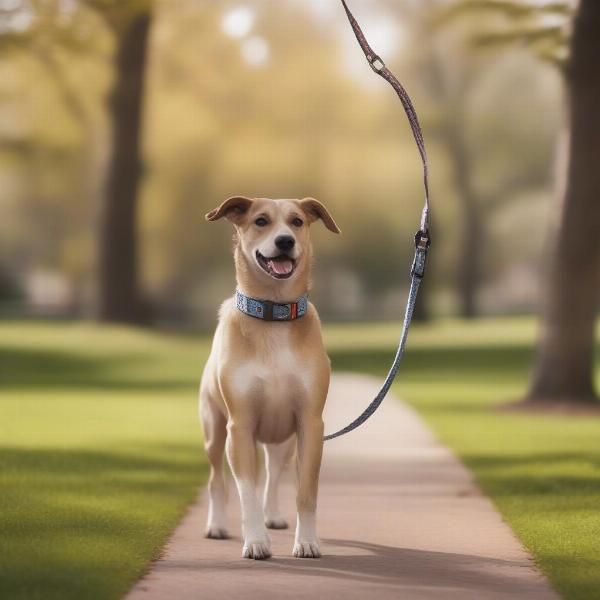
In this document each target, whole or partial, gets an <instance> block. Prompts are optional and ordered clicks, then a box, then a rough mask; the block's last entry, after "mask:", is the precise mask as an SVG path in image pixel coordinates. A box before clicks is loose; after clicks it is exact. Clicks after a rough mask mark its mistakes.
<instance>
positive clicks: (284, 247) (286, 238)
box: [275, 235, 296, 252]
mask: <svg viewBox="0 0 600 600" xmlns="http://www.w3.org/2000/svg"><path fill="white" fill-rule="evenodd" d="M295 244H296V240H295V239H294V238H293V237H292V236H291V235H278V236H277V237H276V238H275V246H277V248H278V249H279V250H281V251H282V252H289V251H290V250H291V249H292V248H293V247H294V246H295Z"/></svg>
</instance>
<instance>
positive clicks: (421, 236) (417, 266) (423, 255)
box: [410, 229, 431, 279]
mask: <svg viewBox="0 0 600 600" xmlns="http://www.w3.org/2000/svg"><path fill="white" fill-rule="evenodd" d="M430 244H431V239H430V238H429V234H428V233H427V232H425V231H422V230H421V229H419V231H417V233H416V234H415V248H416V250H415V258H414V260H413V264H412V267H411V269H410V276H411V277H417V278H418V279H423V276H424V275H425V261H426V259H427V250H429V245H430Z"/></svg>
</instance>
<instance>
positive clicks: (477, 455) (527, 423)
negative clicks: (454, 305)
mask: <svg viewBox="0 0 600 600" xmlns="http://www.w3.org/2000/svg"><path fill="white" fill-rule="evenodd" d="M397 335H398V326H397V325H392V324H382V325H379V326H376V327H368V326H360V327H355V328H353V329H349V328H344V327H333V328H331V329H330V330H329V336H328V337H329V340H330V354H331V356H332V360H333V364H334V368H337V369H343V370H359V371H366V372H369V373H372V374H375V375H378V376H380V377H381V376H383V375H384V373H385V366H387V365H388V364H389V362H390V360H391V356H392V354H391V353H392V352H393V348H394V346H395V343H396V337H397ZM534 335H535V331H534V324H533V321H532V320H531V319H501V320H500V319H497V320H482V321H479V322H474V323H469V324H465V323H460V322H451V321H449V322H444V323H436V324H432V325H430V326H427V325H426V326H420V327H417V328H415V330H414V332H411V339H410V342H409V349H408V352H407V354H406V356H405V359H404V360H405V362H404V363H403V365H402V367H401V371H400V374H399V380H398V382H397V383H396V384H395V391H396V393H397V394H398V395H400V396H401V397H402V398H404V399H406V400H407V401H408V402H410V403H411V404H412V405H413V406H414V407H415V408H416V409H417V410H418V411H419V412H420V413H421V415H422V416H423V417H424V418H425V419H426V421H427V422H428V423H429V424H430V425H431V426H432V428H433V429H434V431H435V432H436V434H437V435H438V437H439V438H440V439H441V440H442V441H443V442H444V443H446V444H447V445H449V446H450V447H451V448H452V449H453V450H454V451H455V453H456V454H457V455H458V456H459V457H460V458H461V459H462V460H463V461H464V462H465V463H466V464H467V466H468V467H469V468H470V469H471V470H472V471H473V473H474V474H475V477H476V479H477V481H478V483H479V485H480V487H481V488H482V489H483V490H484V492H485V493H486V494H488V495H489V496H490V497H491V498H492V500H493V502H494V503H495V504H496V506H497V507H498V508H499V510H500V512H501V513H502V515H503V516H504V518H505V519H506V520H507V521H508V523H509V524H510V525H511V527H512V528H513V530H514V531H515V533H516V534H517V535H518V536H519V538H520V539H521V540H522V542H523V543H524V545H525V546H526V547H527V548H528V549H529V550H530V552H531V553H532V554H533V556H534V558H535V560H536V562H537V563H538V564H539V566H540V567H541V568H542V569H543V570H544V571H545V572H546V573H547V574H548V576H549V577H550V580H551V582H552V584H553V585H554V586H555V588H556V589H557V590H558V591H559V592H561V594H562V595H563V596H564V598H565V599H567V600H594V599H598V598H600V509H599V507H600V417H598V416H577V417H575V416H569V417H564V416H550V415H546V416H544V415H526V414H522V413H519V414H517V413H506V412H499V411H496V410H494V407H495V406H496V405H497V404H501V403H503V402H506V401H509V400H514V399H517V398H519V397H520V396H521V395H522V394H523V393H524V392H525V386H526V382H527V374H528V370H529V366H530V364H531V358H532V347H533V341H534ZM597 372H600V363H599V364H598V365H597Z"/></svg>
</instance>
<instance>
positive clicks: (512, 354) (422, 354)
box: [329, 345, 532, 383]
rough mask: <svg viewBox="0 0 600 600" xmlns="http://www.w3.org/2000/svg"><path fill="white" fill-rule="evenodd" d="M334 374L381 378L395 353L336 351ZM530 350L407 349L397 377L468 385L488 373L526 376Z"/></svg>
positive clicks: (383, 351) (503, 348) (371, 350)
mask: <svg viewBox="0 0 600 600" xmlns="http://www.w3.org/2000/svg"><path fill="white" fill-rule="evenodd" d="M329 354H330V357H331V361H332V365H333V368H334V370H335V369H337V370H340V371H358V372H363V373H371V374H375V375H384V374H385V373H386V372H387V370H388V368H389V366H390V365H391V363H392V360H393V358H394V349H379V348H377V349H366V350H365V349H336V350H334V351H331V352H330V353H329ZM531 358H532V350H531V348H530V347H529V346H525V345H512V346H502V347H494V346H485V345H483V346H477V347H470V348H460V347H459V348H446V347H444V348H421V347H418V346H417V347H410V346H409V347H408V348H407V350H406V352H405V355H404V357H403V358H402V364H401V367H400V372H399V377H402V374H404V375H405V376H410V377H413V376H423V375H426V376H427V377H435V376H436V375H441V376H443V377H444V378H447V377H453V376H455V377H456V378H460V379H462V380H463V381H465V383H468V381H469V378H470V377H471V376H473V377H476V378H477V379H486V380H488V378H489V375H490V373H496V374H497V375H498V376H499V377H503V378H504V377H506V376H512V377H515V376H518V375H522V374H524V373H526V372H527V369H528V368H529V365H530V364H531Z"/></svg>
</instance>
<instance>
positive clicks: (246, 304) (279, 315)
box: [235, 290, 308, 321]
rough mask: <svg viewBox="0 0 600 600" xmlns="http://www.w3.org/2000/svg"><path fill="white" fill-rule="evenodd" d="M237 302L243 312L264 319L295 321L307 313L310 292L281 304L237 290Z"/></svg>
mask: <svg viewBox="0 0 600 600" xmlns="http://www.w3.org/2000/svg"><path fill="white" fill-rule="evenodd" d="M235 304H236V306H237V308H238V310H240V311H241V312H243V313H244V314H246V315H249V316H251V317H256V318H257V319H263V320H264V321H294V320H295V319H299V318H300V317H302V316H304V315H305V314H306V311H307V310H308V294H304V295H303V296H300V298H298V300H296V302H288V303H287V304H280V303H278V302H271V300H257V299H256V298H250V296H246V295H244V294H242V292H240V291H239V290H236V291H235Z"/></svg>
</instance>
